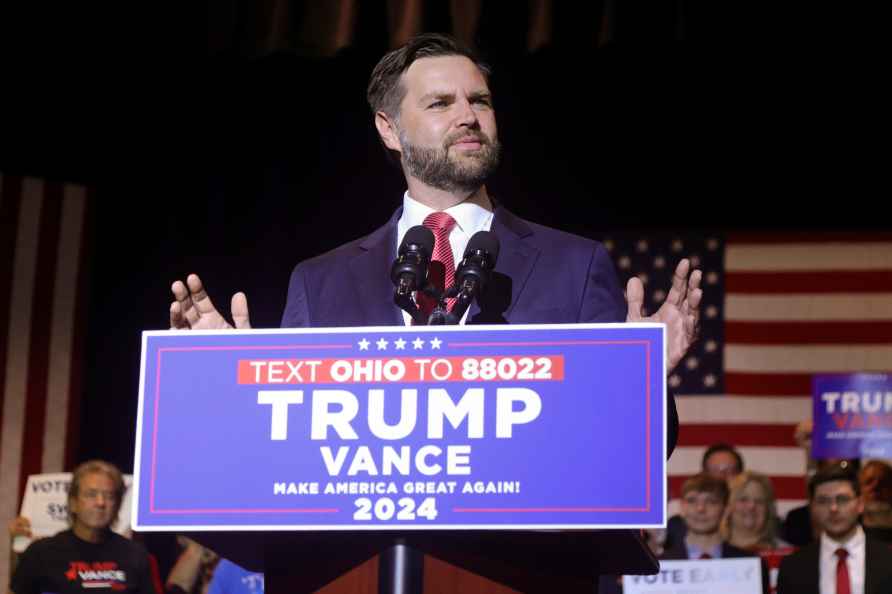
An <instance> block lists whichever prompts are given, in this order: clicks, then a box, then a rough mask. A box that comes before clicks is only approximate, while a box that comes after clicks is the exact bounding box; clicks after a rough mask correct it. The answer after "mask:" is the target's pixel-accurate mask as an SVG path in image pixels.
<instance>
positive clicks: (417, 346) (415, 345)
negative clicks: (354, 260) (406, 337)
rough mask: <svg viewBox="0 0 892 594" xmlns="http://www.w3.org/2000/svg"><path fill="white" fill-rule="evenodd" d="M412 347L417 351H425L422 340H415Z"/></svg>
mask: <svg viewBox="0 0 892 594" xmlns="http://www.w3.org/2000/svg"><path fill="white" fill-rule="evenodd" d="M412 347H413V348H415V349H416V350H418V349H423V348H424V341H423V340H421V339H420V338H416V339H415V340H413V341H412Z"/></svg>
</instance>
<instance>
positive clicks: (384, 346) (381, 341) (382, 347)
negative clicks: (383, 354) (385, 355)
mask: <svg viewBox="0 0 892 594" xmlns="http://www.w3.org/2000/svg"><path fill="white" fill-rule="evenodd" d="M375 344H376V345H378V350H379V351H386V350H387V341H386V340H384V339H383V338H379V339H378V342H376V343H375Z"/></svg>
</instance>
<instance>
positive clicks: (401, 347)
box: [393, 338, 406, 351]
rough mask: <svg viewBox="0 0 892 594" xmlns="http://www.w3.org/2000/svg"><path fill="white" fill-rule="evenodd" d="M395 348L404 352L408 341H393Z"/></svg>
mask: <svg viewBox="0 0 892 594" xmlns="http://www.w3.org/2000/svg"><path fill="white" fill-rule="evenodd" d="M393 344H394V346H396V350H398V351H403V350H405V349H406V341H405V340H403V339H402V338H397V339H396V340H394V341H393Z"/></svg>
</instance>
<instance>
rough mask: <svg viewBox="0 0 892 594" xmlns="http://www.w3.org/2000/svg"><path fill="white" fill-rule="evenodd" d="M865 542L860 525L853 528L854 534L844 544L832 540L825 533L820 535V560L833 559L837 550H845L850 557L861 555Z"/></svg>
mask: <svg viewBox="0 0 892 594" xmlns="http://www.w3.org/2000/svg"><path fill="white" fill-rule="evenodd" d="M866 542H867V538H866V537H865V535H864V529H863V528H861V525H860V524H859V525H858V526H856V527H855V534H853V535H852V537H851V538H849V540H847V541H846V542H844V543H843V542H839V541H837V540H833V539H832V538H830V536H828V535H827V533H826V532H825V533H823V534H821V558H824V559H827V558H830V557H834V558H835V557H836V551H837V550H838V549H845V550H846V551H847V552H848V553H849V556H850V557H851V556H853V555H859V554H861V553H863V551H864V547H865V545H866Z"/></svg>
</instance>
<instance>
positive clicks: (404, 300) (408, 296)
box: [393, 278, 427, 326]
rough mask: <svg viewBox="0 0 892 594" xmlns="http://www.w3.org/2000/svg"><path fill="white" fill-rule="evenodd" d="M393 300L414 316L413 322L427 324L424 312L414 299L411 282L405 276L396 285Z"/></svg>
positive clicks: (418, 324)
mask: <svg viewBox="0 0 892 594" xmlns="http://www.w3.org/2000/svg"><path fill="white" fill-rule="evenodd" d="M393 302H394V303H396V305H397V306H398V307H399V308H400V309H401V310H403V311H404V312H406V313H408V314H409V316H410V317H411V318H412V323H413V324H414V325H415V326H425V325H427V319H425V317H424V313H423V312H422V311H421V310H420V309H418V306H417V305H416V304H415V302H414V301H413V300H412V291H411V286H410V285H409V282H408V280H407V279H405V278H400V282H399V284H398V285H397V287H396V290H395V291H394V292H393Z"/></svg>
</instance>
